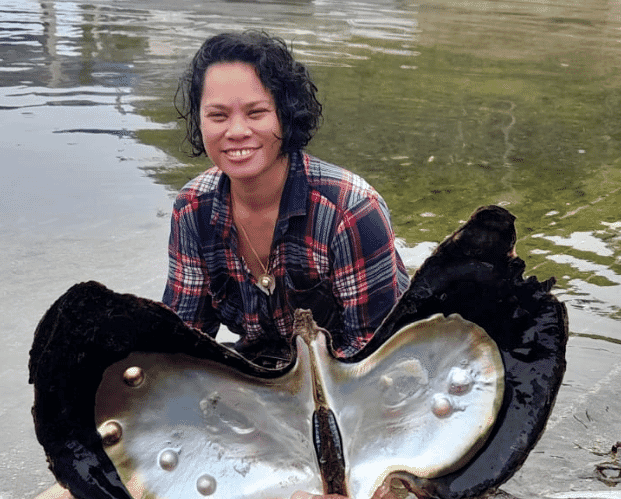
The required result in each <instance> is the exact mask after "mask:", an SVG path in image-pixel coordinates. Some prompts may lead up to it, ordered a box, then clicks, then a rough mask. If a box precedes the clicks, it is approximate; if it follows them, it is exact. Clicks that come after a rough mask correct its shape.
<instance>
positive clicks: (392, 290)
mask: <svg viewBox="0 0 621 499" xmlns="http://www.w3.org/2000/svg"><path fill="white" fill-rule="evenodd" d="M229 192H230V190H229V180H228V178H227V177H226V176H225V175H223V174H222V172H221V171H220V170H219V169H217V168H212V169H210V170H208V171H206V172H204V173H203V174H201V175H199V176H198V177H197V178H195V179H194V180H192V181H191V182H189V183H188V184H187V185H186V186H185V187H184V188H183V189H182V190H181V191H180V193H179V195H178V196H177V199H176V201H175V204H174V208H173V214H172V221H171V233H170V242H169V257H170V267H169V273H168V281H167V284H166V290H165V292H164V298H163V301H164V303H165V304H167V305H168V306H170V307H171V308H172V309H173V310H175V311H176V312H177V313H178V314H179V316H180V317H181V318H182V319H183V320H184V321H185V322H187V323H189V324H190V325H192V326H194V327H196V328H198V329H201V330H202V331H204V332H205V333H207V334H210V335H212V336H215V334H216V332H217V330H218V328H219V325H220V324H224V325H226V326H227V327H228V329H229V330H231V331H232V332H233V333H236V334H238V335H239V336H240V340H239V341H238V342H237V343H236V345H235V347H236V348H237V349H238V350H239V351H240V352H242V353H243V354H244V355H246V356H248V357H249V358H251V360H252V359H254V358H256V357H265V358H272V359H275V360H276V362H278V361H281V360H286V359H287V358H288V352H289V346H288V342H289V340H290V338H291V334H292V326H293V312H294V310H295V309H296V308H306V309H311V310H312V312H313V316H314V318H315V321H317V323H318V325H319V326H321V327H323V328H325V329H326V330H328V331H329V332H330V333H331V336H332V342H333V347H334V348H335V350H336V351H337V353H338V354H339V355H341V356H349V355H351V354H353V353H355V352H356V351H357V350H359V349H360V348H362V347H363V346H364V345H365V344H366V342H367V341H368V340H369V339H370V338H371V336H372V334H373V332H374V331H375V329H376V328H377V327H378V326H379V324H380V323H381V321H382V320H383V318H384V317H385V315H386V314H387V313H388V312H389V311H390V309H391V308H392V307H393V305H394V304H395V303H396V301H397V299H398V298H399V296H400V295H401V293H402V292H403V291H405V289H406V288H407V286H408V284H409V278H408V275H407V273H406V270H405V267H404V265H403V263H402V261H401V259H400V258H399V256H398V254H397V252H396V250H395V245H394V233H393V230H392V227H391V224H390V215H389V212H388V208H387V206H386V203H385V202H384V200H383V199H382V198H381V196H380V195H379V194H378V193H377V192H376V191H375V190H374V189H373V188H372V187H371V186H370V185H369V184H367V182H365V181H364V180H363V179H362V178H360V177H359V176H357V175H355V174H353V173H351V172H349V171H347V170H344V169H342V168H339V167H337V166H334V165H331V164H328V163H326V162H323V161H321V160H318V159H316V158H313V157H311V156H309V155H307V154H305V153H299V154H294V155H292V157H291V168H290V172H289V177H288V179H287V182H286V184H285V188H284V191H283V200H282V202H281V206H280V214H279V219H278V221H277V223H276V229H275V232H274V242H273V245H272V252H271V255H270V261H269V272H270V273H271V274H272V275H273V276H274V277H275V279H276V289H275V292H274V293H273V294H272V295H271V296H268V295H266V294H265V293H263V292H262V291H260V290H259V288H258V287H257V286H256V284H255V283H256V281H255V280H254V278H253V277H252V276H251V274H250V273H249V271H248V269H247V267H246V265H245V263H244V262H243V260H242V259H241V258H240V257H239V256H238V251H237V244H238V235H237V230H236V228H235V225H234V224H233V219H232V214H231V212H230V202H229V201H230V199H229V197H230V194H229Z"/></svg>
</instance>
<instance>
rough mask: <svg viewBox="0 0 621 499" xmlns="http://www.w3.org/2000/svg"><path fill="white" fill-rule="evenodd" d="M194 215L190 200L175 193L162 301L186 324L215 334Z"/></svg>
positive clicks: (215, 325)
mask: <svg viewBox="0 0 621 499" xmlns="http://www.w3.org/2000/svg"><path fill="white" fill-rule="evenodd" d="M197 218H198V217H197V213H196V212H195V211H193V210H192V203H191V202H188V200H187V198H185V197H184V196H183V195H179V197H178V198H177V200H176V202H175V205H174V207H173V213H172V217H171V224H170V238H169V242H168V258H169V267H168V280H167V282H166V288H165V290H164V297H163V298H162V302H163V303H164V304H165V305H168V306H169V307H170V308H172V309H173V310H174V311H175V312H177V314H178V315H179V317H181V319H183V321H184V322H186V323H187V324H189V325H190V326H193V327H195V328H197V329H200V330H202V331H203V332H205V333H207V334H209V335H210V336H212V337H215V335H216V333H217V331H218V327H219V322H218V319H217V317H216V314H215V311H214V310H213V308H212V305H211V297H210V295H209V293H208V288H207V282H206V278H205V276H206V274H207V269H206V267H205V260H204V258H203V257H202V255H201V251H200V239H199V235H198V228H197V225H196V224H197Z"/></svg>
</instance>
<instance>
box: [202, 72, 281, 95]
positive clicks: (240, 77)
mask: <svg viewBox="0 0 621 499" xmlns="http://www.w3.org/2000/svg"><path fill="white" fill-rule="evenodd" d="M201 101H202V103H203V104H228V103H232V102H234V101H241V102H257V101H269V102H270V103H273V102H274V99H273V97H272V94H271V93H270V91H269V90H268V89H267V88H265V86H264V85H263V83H262V82H261V79H260V78H259V75H258V74H257V71H256V69H255V68H254V66H252V65H251V64H248V63H245V62H219V63H216V64H212V65H211V66H209V67H208V68H207V71H205V76H204V80H203V95H202V99H201Z"/></svg>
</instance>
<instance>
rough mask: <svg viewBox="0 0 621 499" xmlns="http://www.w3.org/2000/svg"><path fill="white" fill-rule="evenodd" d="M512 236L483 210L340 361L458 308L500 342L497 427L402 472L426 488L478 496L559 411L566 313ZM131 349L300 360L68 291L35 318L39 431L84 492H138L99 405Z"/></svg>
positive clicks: (61, 472)
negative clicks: (473, 450)
mask: <svg viewBox="0 0 621 499" xmlns="http://www.w3.org/2000/svg"><path fill="white" fill-rule="evenodd" d="M515 240H516V236H515V228H514V217H513V215H511V214H510V213H509V212H508V211H506V210H504V209H503V208H500V207H495V206H490V207H483V208H480V209H479V210H477V211H476V212H475V213H474V214H473V216H472V217H471V219H470V220H469V221H468V222H467V223H466V224H465V225H464V226H463V227H462V228H460V229H459V230H458V231H457V232H455V233H454V234H453V235H452V236H450V237H449V238H448V239H447V240H445V241H444V242H443V243H442V244H441V245H440V246H439V247H438V249H437V250H436V251H435V252H434V254H433V255H432V256H431V257H430V258H429V259H428V260H427V261H426V262H425V263H424V264H423V266H422V267H421V268H420V269H419V270H418V271H417V272H416V274H415V275H414V276H413V278H412V282H411V285H410V287H409V289H408V290H407V292H406V293H405V294H404V296H403V297H402V299H401V300H400V302H399V303H398V304H397V305H396V306H395V308H394V309H393V310H392V311H391V313H390V314H389V315H388V317H387V318H386V319H385V320H384V323H383V324H382V325H381V326H380V328H379V329H378V330H377V332H376V334H375V336H374V337H373V339H372V340H371V341H370V342H369V344H367V346H366V347H365V348H364V349H362V350H361V351H360V352H358V353H357V354H356V355H354V356H353V357H351V358H349V359H346V360H345V361H344V362H348V363H353V362H360V361H361V360H363V359H365V358H367V357H369V356H370V355H371V354H372V353H373V352H375V351H376V350H377V349H378V348H380V347H381V345H382V344H384V343H385V342H386V341H387V339H388V338H390V337H391V336H392V335H394V334H395V333H396V332H397V331H398V330H400V329H401V328H402V327H404V326H406V325H408V324H411V323H413V322H416V321H418V320H421V319H425V318H427V317H429V316H431V315H434V314H437V313H442V314H444V315H446V316H448V315H450V314H454V313H457V314H460V315H461V316H462V317H463V318H464V319H466V320H468V321H471V322H473V323H475V324H477V325H479V326H480V327H482V328H483V329H484V330H485V331H486V332H487V333H488V335H489V336H491V338H492V339H493V340H495V342H496V344H497V346H498V349H499V350H500V353H501V355H502V360H503V362H504V366H505V395H504V400H503V402H502V406H501V408H500V411H499V413H498V417H497V420H496V423H495V425H494V427H493V429H492V431H491V434H490V436H489V437H488V439H487V441H486V442H485V444H484V445H483V447H482V448H481V449H480V450H479V451H478V453H477V454H476V455H475V456H474V458H473V459H472V460H471V461H469V462H468V463H467V464H466V465H465V466H464V467H462V468H460V469H458V470H457V471H454V472H452V473H449V474H447V475H444V476H441V477H437V478H428V479H422V478H417V477H413V476H411V475H407V476H406V475H403V478H404V484H405V485H406V486H407V487H409V488H410V489H411V490H412V491H413V492H415V493H416V494H417V495H419V496H429V497H439V498H443V499H449V498H450V499H453V498H454V499H457V498H468V497H477V496H480V495H482V494H484V493H485V492H487V491H488V490H490V489H494V488H496V487H498V486H499V485H500V484H502V483H503V482H504V481H506V480H508V479H509V478H510V477H511V476H512V474H513V473H514V472H515V471H516V470H517V469H518V468H519V467H520V466H521V465H522V463H523V462H524V461H525V459H526V458H527V456H528V453H529V452H530V451H531V450H532V448H533V447H534V445H535V444H536V442H537V440H538V439H539V437H540V436H541V434H542V432H543V430H544V428H545V424H546V422H547V419H548V417H549V415H550V412H551V410H552V407H553V404H554V400H555V397H556V394H557V392H558V389H559V387H560V384H561V380H562V377H563V374H564V370H565V346H566V342H567V335H568V325H567V314H566V310H565V307H564V306H563V304H561V303H559V302H558V300H556V299H555V298H554V296H553V295H551V294H550V292H549V291H550V289H551V287H552V285H553V284H554V281H553V279H551V280H549V281H546V282H539V281H537V279H536V278H534V277H531V278H528V279H524V278H523V276H522V274H523V272H524V268H525V265H524V262H523V261H522V260H521V259H520V258H518V257H517V256H515V253H514V244H515ZM132 352H153V353H171V354H175V353H182V354H187V355H191V356H193V357H197V358H203V359H210V360H212V361H214V362H217V363H221V364H224V365H226V366H228V367H229V368H231V369H234V370H237V371H239V372H240V373H243V374H247V375H249V376H253V377H257V378H263V379H275V378H278V377H280V376H283V375H284V374H286V373H287V372H289V371H290V370H291V369H292V368H293V366H294V363H295V362H294V360H293V361H292V362H291V363H290V364H289V365H288V366H286V367H284V368H282V369H267V368H262V367H260V366H257V365H255V364H253V363H251V362H249V361H247V360H246V359H244V358H243V357H242V356H241V355H239V354H238V353H236V352H234V351H232V350H230V349H228V348H226V347H224V346H222V345H220V344H218V343H216V342H215V341H214V340H213V339H212V338H210V337H208V336H206V335H203V334H202V333H201V332H200V331H197V330H195V329H192V328H189V327H187V326H186V325H185V324H183V322H182V321H181V320H180V319H179V317H178V316H177V315H176V314H175V313H174V312H172V311H171V310H170V309H168V308H166V307H165V306H163V305H161V304H159V303H155V302H152V301H150V300H146V299H141V298H138V297H136V296H133V295H121V294H117V293H114V292H112V291H110V290H108V289H106V288H105V287H104V286H102V285H101V284H98V283H95V282H88V283H82V284H78V285H76V286H74V287H72V288H70V289H69V290H68V291H67V292H66V293H65V294H64V295H63V296H61V297H60V298H59V299H58V300H57V301H56V302H55V303H54V304H53V305H52V307H51V308H50V310H49V311H48V312H47V313H46V314H45V315H44V317H43V318H42V320H41V322H40V323H39V325H38V327H37V330H36V332H35V338H34V343H33V346H32V350H31V356H30V365H29V367H30V382H31V383H33V384H34V387H35V402H34V406H33V416H34V421H35V430H36V434H37V438H38V439H39V442H40V443H41V444H42V446H43V447H44V450H45V452H46V454H47V456H48V461H49V463H50V469H51V470H52V472H53V473H54V475H55V476H56V478H57V480H58V481H59V482H60V483H61V484H62V485H64V486H65V487H67V488H68V489H69V490H70V491H71V492H72V494H73V495H74V496H75V497H76V498H78V499H87V498H88V499H99V498H119V499H120V498H125V499H128V498H130V497H131V496H130V495H129V493H128V492H127V490H126V489H125V487H124V485H123V483H122V482H121V480H120V478H119V476H118V473H117V470H116V469H115V467H114V465H113V463H112V462H111V461H110V459H109V457H108V456H107V454H106V452H105V451H104V449H103V445H102V440H101V437H100V435H99V433H98V432H97V428H96V426H95V421H94V416H93V410H94V409H93V408H94V405H95V395H96V392H97V388H98V386H99V384H100V383H101V380H102V376H103V373H104V371H105V370H106V369H107V368H108V367H109V366H111V365H112V364H114V363H116V362H118V361H120V360H122V359H124V358H126V357H127V356H128V355H129V354H130V353H132ZM332 489H333V490H335V491H337V490H339V485H338V484H335V485H334V486H333V487H332Z"/></svg>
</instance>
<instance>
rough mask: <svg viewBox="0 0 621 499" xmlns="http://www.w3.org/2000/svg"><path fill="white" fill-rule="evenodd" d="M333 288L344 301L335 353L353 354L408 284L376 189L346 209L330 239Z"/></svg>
mask: <svg viewBox="0 0 621 499" xmlns="http://www.w3.org/2000/svg"><path fill="white" fill-rule="evenodd" d="M332 252H333V254H334V264H333V265H334V267H333V268H334V292H335V294H336V296H337V298H338V299H339V300H340V302H341V303H342V306H343V320H344V330H343V332H342V335H343V337H342V338H341V341H339V342H338V344H337V345H335V346H336V347H337V353H339V355H343V356H349V355H352V354H353V353H355V352H356V351H358V350H359V349H360V348H362V347H363V346H364V345H365V344H366V343H367V342H368V341H369V340H370V339H371V337H372V336H373V333H374V332H375V330H376V329H377V328H378V327H379V325H380V324H381V322H382V320H383V319H384V317H385V316H386V315H387V314H388V312H389V311H390V310H391V309H392V307H393V306H394V305H395V303H396V302H397V301H398V299H399V297H400V296H401V294H402V293H403V292H404V291H405V290H406V288H407V286H408V284H409V277H408V274H407V272H406V269H405V266H404V264H403V262H402V260H401V258H400V257H399V255H398V253H397V251H396V248H395V235H394V232H393V229H392V225H391V223H390V213H389V211H388V207H387V205H386V203H385V202H384V200H383V199H382V198H381V196H379V194H376V195H375V196H371V197H369V198H366V199H364V200H362V201H359V202H358V203H357V205H356V206H354V207H353V208H352V209H350V210H348V211H346V212H345V213H344V214H343V217H342V219H341V220H340V222H339V224H338V226H337V229H336V234H335V238H334V240H333V242H332Z"/></svg>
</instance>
